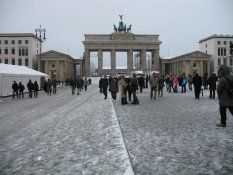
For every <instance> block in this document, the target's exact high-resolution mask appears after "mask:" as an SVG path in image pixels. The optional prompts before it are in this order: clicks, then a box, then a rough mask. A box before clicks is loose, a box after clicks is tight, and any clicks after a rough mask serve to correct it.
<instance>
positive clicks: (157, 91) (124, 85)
mask: <svg viewBox="0 0 233 175" xmlns="http://www.w3.org/2000/svg"><path fill="white" fill-rule="evenodd" d="M220 70H221V71H220V75H218V76H217V75H216V74H215V73H212V74H211V75H210V76H208V74H204V76H203V77H201V76H200V75H199V74H198V73H196V74H195V75H194V76H192V75H188V76H186V75H185V73H183V74H182V75H180V76H177V75H175V74H173V75H166V76H163V75H159V74H157V73H155V72H154V73H152V75H147V76H142V75H141V76H137V75H136V74H135V73H134V74H133V75H132V76H131V77H128V76H125V75H121V76H120V77H116V76H114V77H111V76H110V77H107V76H106V75H104V77H103V78H100V80H99V92H100V93H103V94H104V99H107V98H108V95H107V94H108V91H109V92H110V93H111V97H112V99H113V100H116V99H117V94H118V92H120V98H121V104H122V105H125V104H129V103H131V104H135V105H138V104H139V99H138V97H137V94H138V93H142V92H143V89H144V88H150V95H148V96H149V97H150V99H154V100H156V98H157V97H163V89H164V87H165V88H166V91H167V92H168V93H172V92H173V93H178V89H179V90H180V93H186V91H187V89H186V87H188V90H189V91H193V89H194V96H195V99H200V95H203V90H209V98H210V99H215V98H216V96H218V99H219V106H220V107H219V111H220V116H221V120H220V123H219V124H217V126H222V127H225V126H226V110H227V109H229V111H230V112H231V114H232V115H233V94H232V96H231V94H230V93H229V91H230V90H229V89H232V91H233V76H232V75H231V70H230V68H229V67H227V66H222V67H220ZM218 81H219V82H218ZM217 82H218V83H217ZM88 84H91V79H88V80H87V78H84V79H83V78H71V79H68V80H66V86H67V85H70V87H71V93H72V95H74V94H76V92H75V90H76V89H77V95H79V94H80V92H81V91H82V89H84V90H85V91H87V86H88ZM57 85H58V81H57V80H56V79H54V80H50V79H48V81H45V82H44V85H43V89H44V91H45V93H47V94H48V95H49V96H51V94H56V93H57ZM149 85H150V86H149ZM26 87H27V88H28V93H29V98H32V96H34V98H37V96H38V91H39V86H38V83H37V81H34V82H32V81H31V80H29V82H28V83H27V86H26ZM178 87H180V88H178ZM12 90H13V94H12V97H13V99H14V98H15V96H16V98H21V97H22V98H24V90H25V87H24V85H23V84H22V82H19V83H17V82H16V81H14V82H13V84H12ZM232 93H233V92H232Z"/></svg>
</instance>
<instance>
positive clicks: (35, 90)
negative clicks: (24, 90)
mask: <svg viewBox="0 0 233 175" xmlns="http://www.w3.org/2000/svg"><path fill="white" fill-rule="evenodd" d="M33 88H34V98H37V96H38V91H39V85H38V83H37V81H35V82H34V84H33Z"/></svg>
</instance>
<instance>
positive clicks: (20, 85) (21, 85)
mask: <svg viewBox="0 0 233 175" xmlns="http://www.w3.org/2000/svg"><path fill="white" fill-rule="evenodd" d="M24 89H25V87H24V85H23V84H22V83H19V91H20V92H23V91H24Z"/></svg>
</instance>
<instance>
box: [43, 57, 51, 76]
mask: <svg viewBox="0 0 233 175" xmlns="http://www.w3.org/2000/svg"><path fill="white" fill-rule="evenodd" d="M48 65H49V61H48V60H45V69H44V71H45V73H46V74H48V72H49V70H48ZM50 78H51V77H50Z"/></svg>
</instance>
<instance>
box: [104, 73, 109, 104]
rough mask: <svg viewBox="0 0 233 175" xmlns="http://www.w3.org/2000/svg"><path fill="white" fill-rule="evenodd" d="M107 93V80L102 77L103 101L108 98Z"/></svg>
mask: <svg viewBox="0 0 233 175" xmlns="http://www.w3.org/2000/svg"><path fill="white" fill-rule="evenodd" d="M107 92H108V79H107V76H106V75H104V78H103V94H104V99H106V98H107V97H108V95H107Z"/></svg>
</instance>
